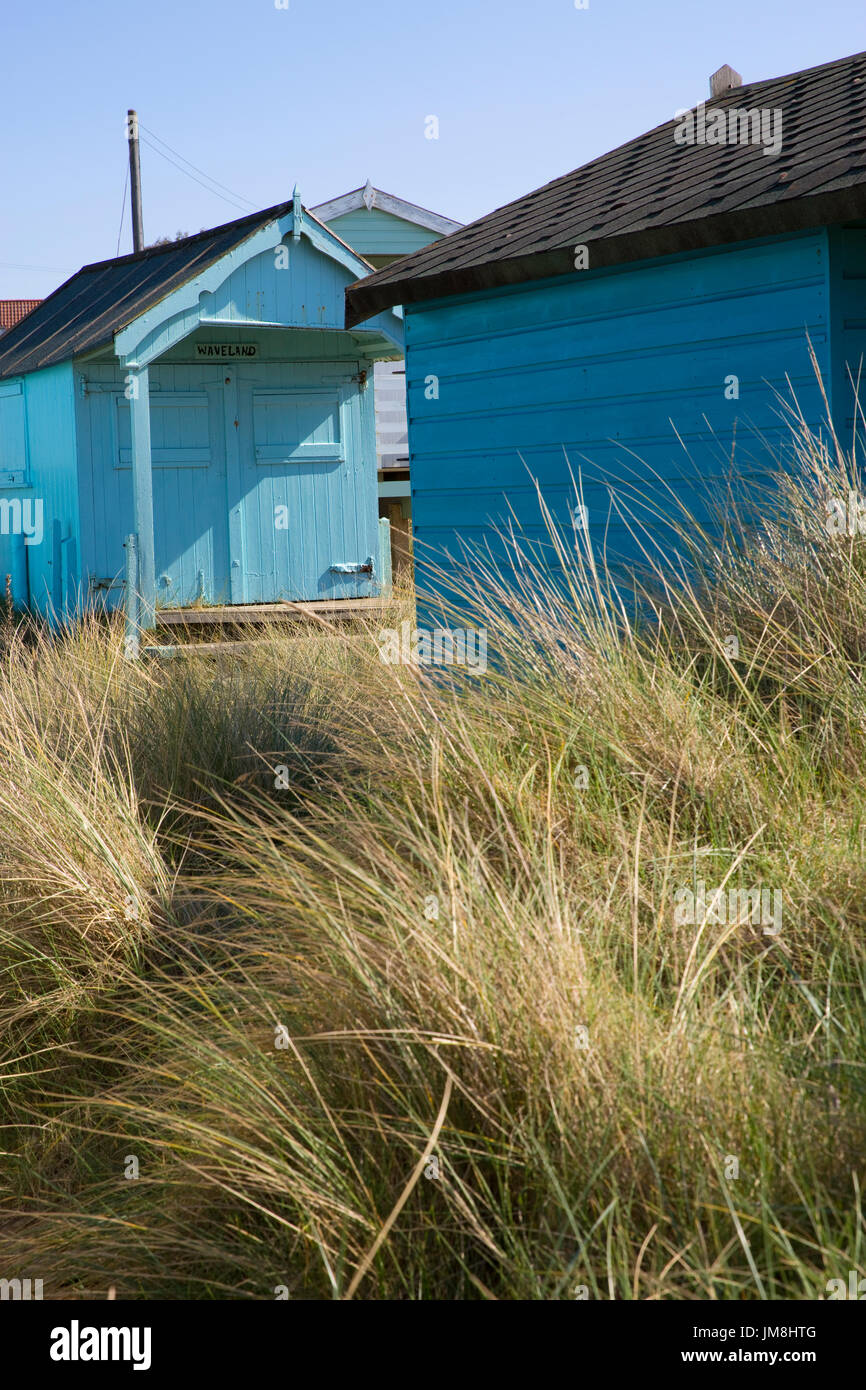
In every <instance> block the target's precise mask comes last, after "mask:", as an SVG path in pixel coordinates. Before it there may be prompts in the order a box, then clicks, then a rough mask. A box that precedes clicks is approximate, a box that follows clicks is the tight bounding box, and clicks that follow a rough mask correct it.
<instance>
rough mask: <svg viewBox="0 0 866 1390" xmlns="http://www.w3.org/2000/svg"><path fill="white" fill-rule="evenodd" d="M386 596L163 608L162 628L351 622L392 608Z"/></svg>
mask: <svg viewBox="0 0 866 1390" xmlns="http://www.w3.org/2000/svg"><path fill="white" fill-rule="evenodd" d="M388 604H389V600H387V599H382V598H349V599H321V600H313V601H311V602H309V603H250V604H227V605H225V606H224V607H220V608H163V609H159V610H158V611H157V614H156V625H157V627H158V628H160V627H226V626H228V627H231V626H235V625H241V624H244V623H288V622H292V623H296V622H299V621H300V622H319V623H321V622H324V623H334V622H347V621H348V622H351V621H352V620H353V619H356V618H370V617H375V615H376V614H377V613H382V612H384V611H385V609H386V608H387V607H388Z"/></svg>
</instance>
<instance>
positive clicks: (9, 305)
mask: <svg viewBox="0 0 866 1390" xmlns="http://www.w3.org/2000/svg"><path fill="white" fill-rule="evenodd" d="M41 303H42V300H41V299H0V332H2V330H3V329H5V328H14V327H15V325H16V323H20V321H21V319H23V318H24V315H25V314H29V313H30V310H31V309H35V308H36V306H37V304H41Z"/></svg>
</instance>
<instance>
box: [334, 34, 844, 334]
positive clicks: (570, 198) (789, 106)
mask: <svg viewBox="0 0 866 1390" xmlns="http://www.w3.org/2000/svg"><path fill="white" fill-rule="evenodd" d="M706 107H707V112H709V111H710V110H722V111H726V112H727V111H729V110H730V109H731V108H736V109H738V110H753V109H755V108H761V109H764V110H767V109H768V110H769V111H773V110H781V111H782V113H783V117H782V148H781V152H780V153H779V154H778V156H773V155H767V154H764V152H763V148H762V147H761V146H760V145H751V144H749V145H740V144H737V145H730V144H725V145H721V144H719V145H709V144H702V145H699V144H693V145H687V144H677V143H676V142H675V140H674V130H675V128H676V127H677V125H678V124H679V122H678V121H676V120H671V121H667V122H665V124H664V125H661V126H657V127H656V129H655V130H651V131H649V132H648V134H646V135H641V136H639V137H638V139H636V140H631V141H629V143H628V144H626V145H621V146H620V147H619V149H616V150H613V151H612V152H611V153H610V154H605V155H602V156H601V157H600V158H599V159H593V160H591V161H590V163H589V164H585V165H584V166H583V167H582V168H580V169H576V170H575V171H574V172H573V173H571V174H566V175H565V176H564V177H563V178H559V179H554V181H553V182H552V183H548V184H545V186H544V187H543V188H539V189H537V190H536V192H534V193H530V194H528V196H526V197H525V198H519V199H518V200H517V201H516V202H513V203H508V204H506V205H505V207H501V208H498V209H497V210H496V211H495V212H492V213H490V214H489V215H488V216H486V217H482V218H480V219H479V220H478V221H477V222H472V223H470V224H469V225H468V226H466V227H464V228H462V229H461V230H460V231H458V232H453V233H452V234H451V236H448V237H445V238H444V239H443V240H442V241H437V242H434V243H433V244H432V245H431V246H426V247H424V248H423V249H422V250H420V251H415V252H413V254H412V255H410V256H404V257H402V258H401V259H400V260H399V261H394V262H393V264H391V265H390V266H388V267H387V268H386V269H384V270H380V271H377V272H376V274H374V275H370V276H369V277H367V278H366V279H365V280H363V281H358V282H357V283H356V284H354V285H350V286H349V288H348V289H347V290H346V327H347V328H352V327H354V326H355V324H357V323H361V322H362V321H363V320H364V319H366V318H368V317H369V316H370V315H371V314H376V313H379V312H380V311H381V310H382V309H385V308H389V307H390V306H391V305H393V304H411V303H415V302H417V301H419V300H425V299H434V298H438V297H440V296H444V295H451V294H463V293H466V292H468V291H472V290H481V289H490V288H494V287H496V286H498V285H508V284H516V283H520V282H522V281H527V280H540V279H544V278H545V277H547V276H551V275H565V274H568V273H572V272H573V271H574V268H575V267H574V247H575V246H576V245H580V244H585V245H587V246H588V247H589V266H590V268H592V269H597V268H601V267H604V266H608V265H617V264H621V263H623V262H625V261H634V260H641V259H643V258H645V257H652V256H662V255H669V254H671V253H673V252H677V251H689V250H696V249H699V248H700V247H704V246H718V245H721V244H722V243H725V242H732V241H741V240H745V239H747V238H749V237H760V236H772V235H776V234H779V233H782V232H787V231H795V230H798V229H801V228H805V227H814V226H818V225H821V224H822V223H828V222H842V221H844V222H848V221H855V220H858V219H862V218H866V53H856V54H854V55H853V56H852V57H850V58H840V59H838V60H837V61H836V62H833V63H823V64H821V65H820V66H819V67H814V68H807V69H806V70H805V71H804V72H796V73H792V74H790V75H789V76H787V77H776V78H773V79H771V80H770V81H767V82H752V83H749V84H748V85H746V86H743V87H736V88H733V89H732V90H731V91H728V92H725V93H724V95H722V96H719V97H712V98H707V101H706ZM693 109H694V108H693Z"/></svg>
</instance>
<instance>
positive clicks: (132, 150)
mask: <svg viewBox="0 0 866 1390" xmlns="http://www.w3.org/2000/svg"><path fill="white" fill-rule="evenodd" d="M126 137H127V140H128V141H129V198H130V205H131V207H132V249H133V251H143V250H144V218H143V216H142V212H141V159H140V157H139V152H138V112H137V111H127V113H126Z"/></svg>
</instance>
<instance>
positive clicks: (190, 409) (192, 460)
mask: <svg viewBox="0 0 866 1390" xmlns="http://www.w3.org/2000/svg"><path fill="white" fill-rule="evenodd" d="M203 371H207V369H199V370H198V371H197V372H196V375H197V376H198V377H199V378H201V376H202V372H203ZM154 375H156V374H155V373H154ZM208 375H209V376H210V378H211V379H210V381H207V380H204V381H202V380H199V381H198V383H197V384H196V386H195V387H194V388H193V389H189V390H182V391H176V390H173V391H163V390H161V389H160V386H159V381H158V379H157V380H155V381H152V382H151V402H150V433H151V459H152V469H153V524H154V547H155V558H156V596H157V603H158V604H159V605H160V606H162V607H170V608H175V607H178V606H181V605H184V604H190V603H195V602H196V601H198V600H206V601H207V602H210V603H221V602H222V603H224V602H227V601H228V599H229V597H230V594H229V587H230V586H229V565H228V527H227V519H226V470H225V434H224V424H223V403H222V388H221V386H220V385H218V384H217V383H216V381H215V380H214V375H215V374H214V373H213V371H212V370H211V371H210V372H208ZM115 439H116V448H115V452H114V456H115V465H114V466H115V470H116V471H117V472H118V473H119V474H125V477H124V481H123V483H122V485H121V486H122V488H123V491H124V493H125V494H127V495H128V499H129V500H128V506H129V510H130V513H131V511H132V473H131V468H132V454H131V447H130V414H129V402H128V401H127V400H125V399H124V397H123V395H122V394H120V395H117V396H115Z"/></svg>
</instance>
